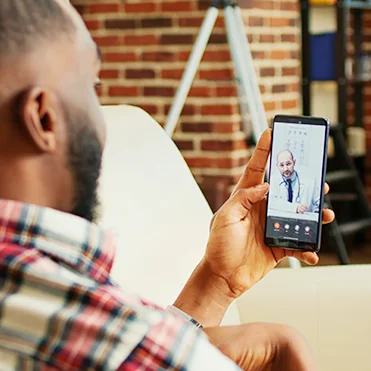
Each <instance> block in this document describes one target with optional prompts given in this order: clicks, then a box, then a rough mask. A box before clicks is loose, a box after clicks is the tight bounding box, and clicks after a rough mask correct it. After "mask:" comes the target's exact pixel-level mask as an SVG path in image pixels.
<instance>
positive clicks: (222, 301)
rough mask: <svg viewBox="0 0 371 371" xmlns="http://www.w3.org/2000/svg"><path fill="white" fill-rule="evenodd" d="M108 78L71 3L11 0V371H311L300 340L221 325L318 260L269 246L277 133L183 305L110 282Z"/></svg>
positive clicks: (7, 301) (4, 39)
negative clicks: (103, 179)
mask: <svg viewBox="0 0 371 371" xmlns="http://www.w3.org/2000/svg"><path fill="white" fill-rule="evenodd" d="M99 67H100V60H99V55H98V53H97V48H96V45H95V44H94V43H93V41H92V39H91V37H90V35H89V33H88V32H87V30H86V28H85V26H84V24H83V22H82V20H81V19H80V17H79V16H78V14H77V13H76V12H75V11H74V10H73V8H72V7H71V6H70V5H69V4H68V3H67V2H66V1H64V0H1V2H0V117H1V123H0V169H1V172H0V226H1V227H0V369H6V370H13V369H14V370H25V369H41V370H137V369H140V370H164V369H169V370H196V371H197V370H227V371H228V370H236V369H238V366H240V367H241V368H243V369H245V370H262V369H265V368H268V367H271V369H279V370H283V369H284V370H296V371H298V370H311V369H314V368H315V365H314V364H313V360H312V357H311V355H310V352H309V351H308V348H307V346H306V344H305V342H304V341H303V339H302V338H301V337H300V336H299V335H298V334H297V333H296V332H295V331H294V330H292V329H290V328H287V327H285V326H279V325H267V324H252V325H248V326H238V327H225V328H221V327H219V325H220V321H221V319H222V317H223V315H224V313H225V311H226V309H227V308H228V306H229V305H230V303H231V302H232V301H233V300H234V299H235V298H237V297H238V296H239V295H241V294H242V293H244V292H245V291H246V290H247V289H249V288H250V287H251V286H253V285H254V284H255V283H256V282H257V281H259V280H260V279H262V278H263V277H264V276H265V274H266V273H267V272H268V271H270V270H271V269H272V268H274V267H275V266H276V264H277V263H278V262H279V261H281V260H282V259H284V258H285V257H286V256H289V255H290V256H295V257H297V258H299V259H301V260H303V261H305V262H307V263H308V264H316V263H317V262H318V257H317V255H316V254H314V253H309V252H308V253H299V252H295V253H294V252H290V251H285V250H281V249H269V248H268V247H266V246H265V245H264V243H263V231H262V224H263V221H264V218H265V195H266V194H267V192H268V186H267V185H266V184H264V183H262V182H263V175H264V168H265V166H266V162H267V157H268V153H269V148H270V141H271V133H270V132H269V131H267V132H266V133H265V134H264V135H263V136H262V139H261V141H260V143H259V145H258V149H257V151H256V153H255V155H254V157H253V159H252V160H251V162H250V164H249V166H248V167H247V170H246V173H245V174H244V175H243V177H242V178H241V181H240V183H239V184H238V186H237V188H236V191H235V192H234V193H233V195H232V196H231V198H230V200H228V202H227V203H226V204H225V205H224V206H223V207H222V208H221V209H220V211H219V212H218V213H217V214H216V215H215V217H214V219H213V222H212V226H211V232H210V240H209V243H208V246H207V250H206V254H205V256H204V258H203V259H202V261H201V262H200V264H199V266H198V267H197V268H196V269H195V271H194V273H193V275H192V276H191V278H190V279H189V281H188V282H187V283H186V285H185V287H184V289H183V291H182V292H181V293H180V295H179V297H178V299H177V301H176V302H175V303H174V305H173V306H170V307H169V309H168V310H167V311H164V310H162V309H160V308H157V307H156V306H154V305H153V304H150V303H148V302H146V301H144V300H143V299H141V298H140V297H136V296H133V295H129V294H127V293H125V292H122V291H121V290H120V289H119V288H118V287H117V286H116V285H115V284H114V283H113V282H112V280H111V278H110V269H111V266H112V262H113V259H114V248H115V246H114V244H113V241H112V237H111V236H110V235H109V234H107V233H105V232H104V231H102V230H101V229H100V228H99V227H98V226H96V225H95V224H93V223H92V222H93V221H94V219H95V215H96V212H95V210H96V206H97V202H98V200H97V191H96V190H97V181H98V178H99V173H100V166H101V157H102V151H103V147H104V142H105V127H104V123H103V119H102V115H101V112H100V107H99V102H98V98H97V96H96V93H95V85H96V84H97V82H98V78H97V76H98V75H99ZM333 217H334V216H333V213H332V212H331V211H326V212H324V220H325V221H326V222H330V221H332V219H333ZM169 279H171V277H169ZM200 324H202V325H203V326H204V330H201V325H200ZM223 353H224V354H223ZM236 364H238V366H237V365H236Z"/></svg>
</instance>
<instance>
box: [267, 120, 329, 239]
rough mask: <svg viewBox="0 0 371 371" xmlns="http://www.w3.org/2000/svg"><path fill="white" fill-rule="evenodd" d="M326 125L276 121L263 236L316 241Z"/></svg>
mask: <svg viewBox="0 0 371 371" xmlns="http://www.w3.org/2000/svg"><path fill="white" fill-rule="evenodd" d="M325 134H326V126H321V125H307V124H292V123H282V122H275V124H274V134H273V145H272V154H271V156H272V157H271V166H270V169H269V176H270V178H269V179H270V190H269V195H268V219H267V232H266V237H268V238H275V239H281V240H292V241H296V242H306V243H317V234H318V223H319V216H320V215H319V211H320V203H321V202H320V201H321V184H322V172H323V157H324V145H325Z"/></svg>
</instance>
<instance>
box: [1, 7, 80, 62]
mask: <svg viewBox="0 0 371 371" xmlns="http://www.w3.org/2000/svg"><path fill="white" fill-rule="evenodd" d="M75 30H76V27H75V24H74V22H73V20H72V18H71V14H68V12H67V3H66V2H62V1H60V0H59V1H58V0H1V1H0V55H1V56H4V55H12V54H13V53H19V54H27V53H29V52H32V51H35V50H38V49H41V48H42V47H43V46H44V45H45V43H46V42H48V41H50V42H53V41H56V40H58V39H60V38H62V37H66V36H70V37H71V36H72V34H73V32H74V31H75Z"/></svg>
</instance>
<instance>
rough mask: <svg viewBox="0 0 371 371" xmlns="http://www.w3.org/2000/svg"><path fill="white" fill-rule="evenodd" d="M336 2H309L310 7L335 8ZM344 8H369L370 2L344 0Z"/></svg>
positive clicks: (370, 7) (370, 6)
mask: <svg viewBox="0 0 371 371" xmlns="http://www.w3.org/2000/svg"><path fill="white" fill-rule="evenodd" d="M337 5H338V4H326V3H324V4H309V7H311V8H335V7H336V6H337ZM343 6H344V8H349V9H371V2H365V1H344V3H343Z"/></svg>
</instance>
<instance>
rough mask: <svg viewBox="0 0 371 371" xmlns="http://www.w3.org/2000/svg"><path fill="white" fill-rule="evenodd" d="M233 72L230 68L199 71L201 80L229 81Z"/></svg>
mask: <svg viewBox="0 0 371 371" xmlns="http://www.w3.org/2000/svg"><path fill="white" fill-rule="evenodd" d="M232 78H233V72H232V70H231V69H230V68H223V69H218V70H201V71H200V79H201V80H231V79H232Z"/></svg>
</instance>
